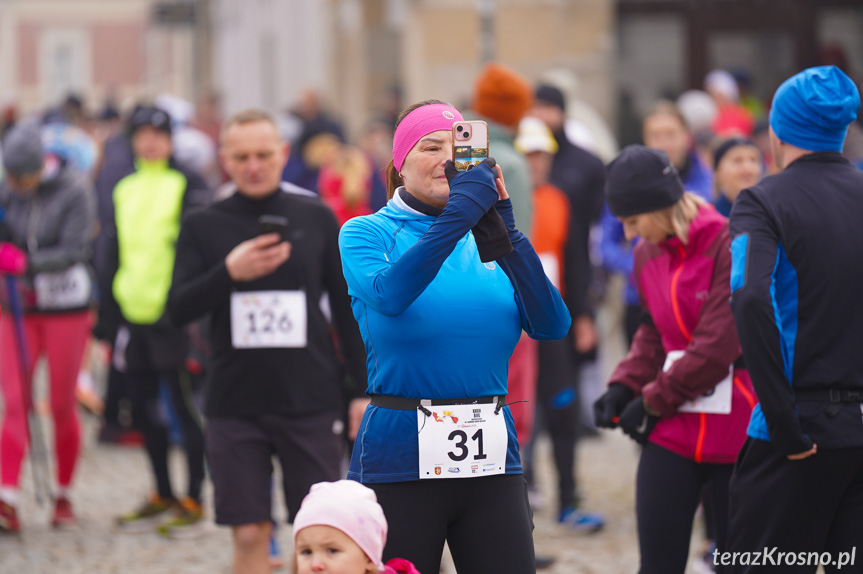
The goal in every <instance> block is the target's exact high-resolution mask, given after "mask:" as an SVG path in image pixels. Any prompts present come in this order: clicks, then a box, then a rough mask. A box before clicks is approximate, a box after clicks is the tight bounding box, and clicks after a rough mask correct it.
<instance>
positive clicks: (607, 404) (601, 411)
mask: <svg viewBox="0 0 863 574" xmlns="http://www.w3.org/2000/svg"><path fill="white" fill-rule="evenodd" d="M632 396H633V392H632V391H631V390H629V389H628V388H626V387H625V386H624V385H622V384H620V383H611V384H610V385H609V386H608V390H607V391H605V394H604V395H602V396H601V397H599V398H598V399H596V402H594V403H593V418H594V421H595V423H596V426H598V427H600V428H606V429H613V428H615V427H616V426H617V423H616V422H615V421H614V419H615V418H617V417H618V416H620V413H621V412H622V411H623V409H624V407H626V404H627V403H628V402H629V401H631V400H632Z"/></svg>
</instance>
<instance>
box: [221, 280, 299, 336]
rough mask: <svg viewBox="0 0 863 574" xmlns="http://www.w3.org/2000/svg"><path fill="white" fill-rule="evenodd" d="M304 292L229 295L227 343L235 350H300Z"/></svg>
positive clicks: (244, 292) (262, 292)
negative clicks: (228, 335)
mask: <svg viewBox="0 0 863 574" xmlns="http://www.w3.org/2000/svg"><path fill="white" fill-rule="evenodd" d="M307 315H308V311H307V308H306V293H305V291H243V292H235V293H232V294H231V343H232V345H233V346H234V348H235V349H273V348H304V347H305V346H306V344H307V339H308V330H307V319H308V317H307Z"/></svg>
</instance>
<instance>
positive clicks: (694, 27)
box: [615, 0, 863, 144]
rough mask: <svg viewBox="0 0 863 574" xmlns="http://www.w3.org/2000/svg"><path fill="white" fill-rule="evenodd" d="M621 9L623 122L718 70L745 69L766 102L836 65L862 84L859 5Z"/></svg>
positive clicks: (623, 0) (663, 4)
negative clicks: (795, 79) (803, 74)
mask: <svg viewBox="0 0 863 574" xmlns="http://www.w3.org/2000/svg"><path fill="white" fill-rule="evenodd" d="M616 10H617V15H618V16H617V22H616V30H615V36H616V38H617V45H618V49H617V56H618V57H617V63H618V65H617V80H616V84H617V86H618V87H619V90H620V92H619V96H620V98H621V101H622V105H624V106H626V107H627V108H628V109H626V110H622V111H621V112H620V113H619V116H620V117H638V116H640V115H641V114H643V113H644V112H645V111H646V110H647V108H648V107H649V106H650V105H651V104H652V103H653V102H654V101H656V100H657V99H658V98H661V97H671V98H674V97H676V96H677V95H679V94H680V93H681V92H683V91H684V90H687V89H691V88H701V86H702V82H703V79H704V76H705V74H707V72H709V71H710V70H712V69H714V68H724V69H730V70H735V71H737V72H738V73H739V72H743V73H744V74H745V75H746V76H748V78H749V80H750V86H749V89H750V91H751V93H752V94H753V95H755V96H756V97H758V98H759V99H760V100H762V101H763V102H764V103H765V104H766V105H769V103H770V98H771V97H772V95H773V92H774V91H775V90H776V88H777V87H778V86H779V84H780V83H781V82H782V81H783V80H784V79H785V78H788V77H789V76H791V75H793V74H795V73H797V72H799V71H800V70H802V69H804V68H807V67H809V66H815V65H823V64H836V65H839V66H840V67H841V68H842V69H843V70H844V71H845V72H846V73H848V74H850V75H851V76H852V77H854V78H855V79H856V81H857V82H858V83H860V82H861V81H863V76H861V74H863V1H861V0H617V6H616ZM622 139H625V138H622ZM621 143H622V144H625V143H631V142H628V141H622V142H621Z"/></svg>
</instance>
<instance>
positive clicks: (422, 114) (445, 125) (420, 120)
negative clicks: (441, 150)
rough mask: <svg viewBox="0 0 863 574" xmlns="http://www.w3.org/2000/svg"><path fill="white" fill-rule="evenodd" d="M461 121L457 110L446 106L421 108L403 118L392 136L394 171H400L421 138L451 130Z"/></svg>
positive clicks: (437, 105)
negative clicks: (454, 124)
mask: <svg viewBox="0 0 863 574" xmlns="http://www.w3.org/2000/svg"><path fill="white" fill-rule="evenodd" d="M463 120H464V118H463V117H461V113H459V111H458V110H457V109H455V108H454V107H452V106H449V105H446V104H430V105H428V106H422V107H420V108H417V109H415V110H414V111H412V112H411V113H409V114H408V115H407V116H405V119H403V120H402V121H401V123H400V124H399V126H398V127H397V128H396V133H395V135H394V136H393V165H394V166H395V168H396V171H401V170H402V165H403V164H404V163H405V158H406V157H407V155H408V153H410V151H411V150H412V149H413V148H414V146H415V145H417V142H418V141H420V140H421V139H422V138H423V136H426V135H428V134H430V133H432V132H437V131H440V130H451V129H452V125H453V123H455V122H460V121H463Z"/></svg>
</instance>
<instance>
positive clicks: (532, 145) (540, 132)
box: [515, 116, 557, 154]
mask: <svg viewBox="0 0 863 574" xmlns="http://www.w3.org/2000/svg"><path fill="white" fill-rule="evenodd" d="M515 149H517V150H518V151H519V152H521V153H523V154H528V153H531V152H535V151H544V152H546V153H551V154H553V153H557V142H556V141H555V140H554V136H553V135H552V134H551V130H550V129H548V126H547V125H545V122H543V121H542V120H541V119H539V118H534V117H530V116H528V117H525V118H522V120H521V122H520V123H519V124H518V135H517V136H516V138H515Z"/></svg>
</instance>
